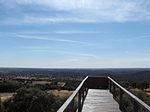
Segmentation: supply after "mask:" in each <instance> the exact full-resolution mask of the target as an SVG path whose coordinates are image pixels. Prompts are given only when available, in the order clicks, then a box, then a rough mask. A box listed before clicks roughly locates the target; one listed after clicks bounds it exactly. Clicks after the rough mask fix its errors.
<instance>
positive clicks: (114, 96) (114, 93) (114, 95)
mask: <svg viewBox="0 0 150 112" xmlns="http://www.w3.org/2000/svg"><path fill="white" fill-rule="evenodd" d="M115 88H116V87H115V84H114V83H113V98H114V99H115V98H116V92H115Z"/></svg>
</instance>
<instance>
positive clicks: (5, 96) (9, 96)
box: [0, 93, 15, 102]
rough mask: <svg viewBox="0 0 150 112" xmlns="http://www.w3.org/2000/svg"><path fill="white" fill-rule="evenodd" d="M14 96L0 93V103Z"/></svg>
mask: <svg viewBox="0 0 150 112" xmlns="http://www.w3.org/2000/svg"><path fill="white" fill-rule="evenodd" d="M14 94H15V93H0V97H1V100H2V102H4V101H5V100H7V99H9V98H11V97H12V96H13V95H14Z"/></svg>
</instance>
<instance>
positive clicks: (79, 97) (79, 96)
mask: <svg viewBox="0 0 150 112" xmlns="http://www.w3.org/2000/svg"><path fill="white" fill-rule="evenodd" d="M81 109H82V107H81V90H79V93H78V112H81Z"/></svg>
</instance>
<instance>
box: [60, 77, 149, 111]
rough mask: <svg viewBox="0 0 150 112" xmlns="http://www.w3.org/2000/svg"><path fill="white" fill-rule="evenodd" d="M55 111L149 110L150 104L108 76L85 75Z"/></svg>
mask: <svg viewBox="0 0 150 112" xmlns="http://www.w3.org/2000/svg"><path fill="white" fill-rule="evenodd" d="M57 112H150V106H148V105H147V104H146V103H144V102H143V101H142V100H140V99H139V98H137V97H136V96H135V95H133V94H132V93H130V92H129V91H128V90H126V89H125V88H123V87H122V86H121V85H120V84H118V83H117V82H116V81H114V80H113V79H112V78H110V77H89V76H87V77H86V78H85V79H84V80H83V81H82V82H81V84H80V85H79V86H78V87H77V89H76V90H75V91H74V92H73V94H72V95H71V96H70V97H69V98H68V99H67V101H66V102H65V103H64V104H63V105H62V106H61V107H60V109H59V110H58V111H57Z"/></svg>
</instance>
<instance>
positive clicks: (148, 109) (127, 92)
mask: <svg viewBox="0 0 150 112" xmlns="http://www.w3.org/2000/svg"><path fill="white" fill-rule="evenodd" d="M108 79H109V80H110V81H111V82H113V83H114V84H115V85H116V86H117V87H118V88H120V89H121V90H122V91H123V92H124V93H126V94H127V95H128V96H130V97H131V98H132V100H134V101H135V102H136V103H138V104H139V105H141V106H142V107H143V108H144V109H146V110H147V111H150V106H148V105H147V104H146V103H145V102H143V101H142V100H140V99H139V98H138V97H136V96H135V95H133V94H132V93H130V92H129V91H128V90H126V89H125V88H123V87H122V86H121V85H120V84H118V83H117V82H116V81H114V80H113V79H112V78H110V77H108Z"/></svg>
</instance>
